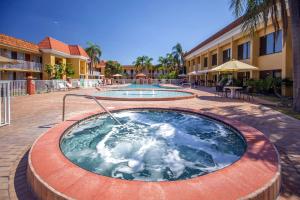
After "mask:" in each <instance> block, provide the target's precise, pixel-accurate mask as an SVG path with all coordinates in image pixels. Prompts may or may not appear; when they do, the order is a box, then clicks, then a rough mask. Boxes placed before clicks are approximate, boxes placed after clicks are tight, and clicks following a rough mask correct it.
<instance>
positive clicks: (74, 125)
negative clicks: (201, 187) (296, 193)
mask: <svg viewBox="0 0 300 200" xmlns="http://www.w3.org/2000/svg"><path fill="white" fill-rule="evenodd" d="M126 110H164V111H176V112H181V113H187V114H193V115H196V116H201V117H204V118H207V119H209V120H212V121H215V122H217V123H220V124H221V125H223V126H225V127H226V128H228V129H231V130H233V131H234V134H236V135H237V136H238V137H240V138H241V139H242V141H243V143H244V144H243V145H244V151H243V154H242V155H241V156H240V157H239V158H238V159H237V160H236V161H234V162H232V163H230V164H229V165H227V166H225V167H222V168H220V169H217V170H215V171H212V172H209V173H206V174H202V175H197V176H195V177H191V178H187V179H178V180H163V181H145V180H127V179H121V180H127V181H137V182H153V183H155V182H173V181H184V180H188V179H194V178H197V177H200V176H205V175H208V174H210V173H214V172H216V171H219V170H222V169H224V168H227V167H230V166H231V165H233V164H234V163H236V162H237V161H239V160H240V159H241V158H242V157H243V155H244V154H245V152H246V151H247V148H248V145H247V140H246V138H245V137H244V135H243V134H242V133H241V132H240V131H239V130H238V129H236V128H235V127H233V126H231V125H230V124H228V123H226V122H223V121H222V120H220V119H217V118H214V117H212V116H209V115H205V114H203V113H199V112H195V111H187V110H183V109H176V108H174V109H171V108H153V107H149V108H147V107H143V108H139V107H134V108H129V109H126V108H124V109H123V108H121V109H117V110H112V111H110V112H111V113H112V114H113V113H116V112H120V111H126ZM105 114H107V113H105V112H104V113H103V112H100V113H98V114H92V115H90V116H88V117H86V118H83V119H81V120H79V121H77V122H76V123H74V124H72V125H71V126H70V127H68V128H67V129H66V130H65V131H63V133H62V134H61V136H60V139H59V148H60V150H61V153H62V154H63V156H64V157H65V158H66V159H67V160H69V161H70V162H71V163H73V164H74V165H76V166H78V167H80V168H82V167H81V166H79V165H77V164H76V163H74V162H73V161H72V160H70V159H69V158H68V157H67V156H66V155H65V154H64V153H63V152H62V149H61V143H62V140H63V137H64V136H65V135H66V134H68V133H69V132H70V131H71V130H72V129H73V128H75V127H76V126H77V125H79V124H80V123H81V122H84V121H86V120H90V119H93V118H96V117H98V116H100V115H105ZM82 169H84V170H86V171H89V170H87V169H85V168H82ZM89 172H91V173H93V174H96V175H100V176H105V175H102V174H99V173H96V172H93V171H89ZM105 177H109V178H114V177H111V176H105ZM117 179H119V178H117Z"/></svg>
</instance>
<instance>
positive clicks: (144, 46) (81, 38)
mask: <svg viewBox="0 0 300 200" xmlns="http://www.w3.org/2000/svg"><path fill="white" fill-rule="evenodd" d="M0 19H1V20H0V33H4V34H8V35H11V36H14V37H18V38H22V39H25V40H28V41H32V42H35V43H38V42H39V41H41V40H42V39H43V38H44V37H46V36H51V37H54V38H56V39H58V40H61V41H63V42H65V43H69V44H80V45H81V46H83V47H86V42H87V41H91V42H93V43H96V44H99V45H100V46H101V49H102V51H103V55H102V58H103V59H106V60H108V59H111V60H118V61H119V62H121V64H132V62H133V61H134V59H135V58H136V57H137V56H140V55H148V56H150V57H153V58H154V61H156V60H157V58H158V56H160V55H165V54H166V53H167V52H169V51H171V48H172V46H174V45H175V44H176V43H177V42H180V43H181V44H182V46H183V48H184V50H189V49H191V48H192V47H194V46H195V45H197V44H198V43H199V42H201V41H202V40H204V39H206V38H207V37H209V36H210V35H211V34H213V33H215V32H216V31H218V30H219V29H220V28H222V27H224V26H225V25H227V24H228V23H230V22H231V21H232V20H234V16H233V14H232V12H231V11H230V10H229V0H85V1H83V0H1V6H0Z"/></svg>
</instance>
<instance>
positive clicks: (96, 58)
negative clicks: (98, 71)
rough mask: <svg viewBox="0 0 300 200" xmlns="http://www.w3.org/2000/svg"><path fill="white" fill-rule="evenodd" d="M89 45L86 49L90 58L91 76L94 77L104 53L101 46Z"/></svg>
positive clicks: (90, 43)
mask: <svg viewBox="0 0 300 200" xmlns="http://www.w3.org/2000/svg"><path fill="white" fill-rule="evenodd" d="M87 44H88V47H87V48H85V51H86V53H87V54H88V56H89V57H90V63H89V70H90V74H91V75H92V74H93V71H94V69H95V67H96V65H97V64H98V63H99V62H100V57H101V55H102V51H101V48H100V46H99V45H96V44H94V43H92V42H87Z"/></svg>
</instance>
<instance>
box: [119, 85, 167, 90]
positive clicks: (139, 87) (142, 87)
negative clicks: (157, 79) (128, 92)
mask: <svg viewBox="0 0 300 200" xmlns="http://www.w3.org/2000/svg"><path fill="white" fill-rule="evenodd" d="M124 88H128V89H162V88H163V87H161V86H159V85H151V84H145V85H142V84H129V85H127V86H126V87H124Z"/></svg>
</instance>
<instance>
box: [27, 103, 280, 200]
mask: <svg viewBox="0 0 300 200" xmlns="http://www.w3.org/2000/svg"><path fill="white" fill-rule="evenodd" d="M112 112H113V113H114V115H115V117H117V118H118V119H119V121H121V123H122V124H123V125H116V124H115V122H114V121H113V120H112V119H110V118H109V117H108V116H107V115H106V114H103V113H88V114H85V115H81V116H78V117H75V118H73V119H71V120H69V121H65V122H63V123H61V124H59V125H58V126H56V127H54V128H52V129H50V130H49V131H48V132H47V133H45V134H43V135H42V136H41V137H40V138H38V139H37V140H36V142H35V143H34V144H33V146H32V148H31V150H30V153H29V167H28V173H27V175H28V181H29V184H30V185H31V187H32V190H33V191H34V192H35V194H36V195H37V196H38V197H39V198H40V199H47V198H49V199H54V198H62V199H69V198H71V199H99V198H101V199H148V198H150V199H226V200H227V199H240V198H243V199H275V198H276V197H277V195H278V193H279V186H280V184H279V183H280V182H279V180H280V166H279V159H278V154H277V151H276V149H275V148H274V146H273V145H272V144H271V143H270V142H269V141H268V140H267V139H266V138H265V137H264V135H263V134H262V133H261V132H259V131H258V130H256V129H254V128H252V127H249V126H247V125H245V124H242V123H240V122H238V121H234V120H231V119H227V118H224V117H221V116H215V115H211V114H209V115H208V114H206V113H201V112H199V111H196V110H189V109H170V108H167V107H162V108H126V109H122V110H114V111H112Z"/></svg>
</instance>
